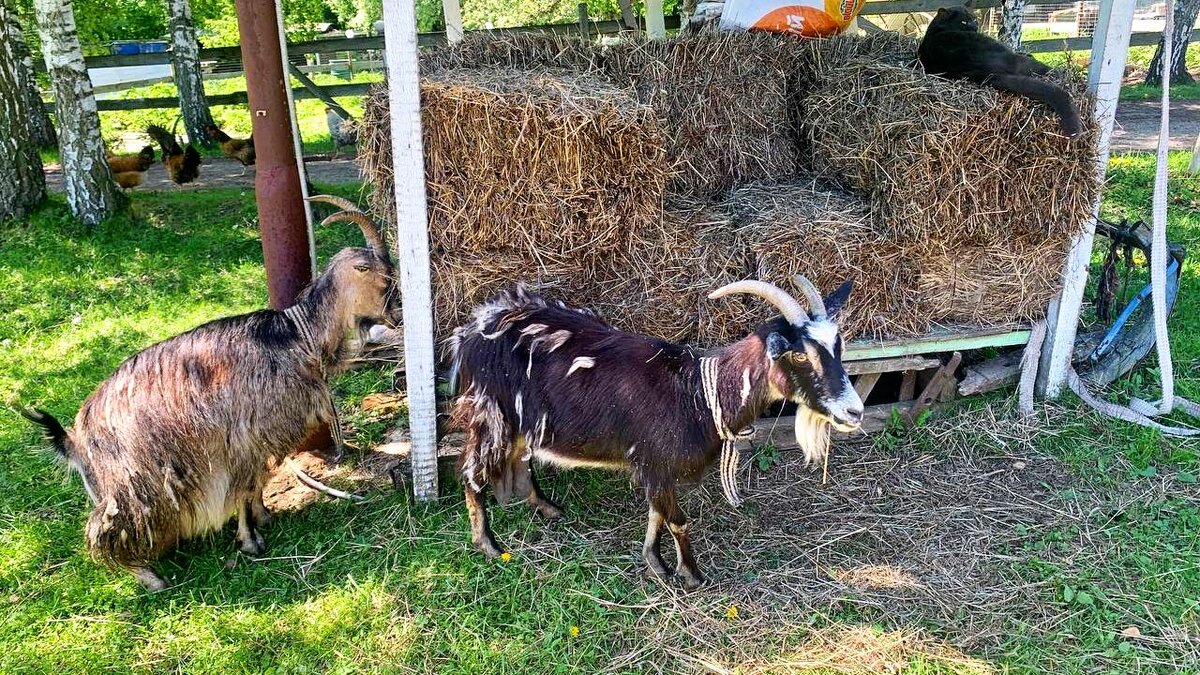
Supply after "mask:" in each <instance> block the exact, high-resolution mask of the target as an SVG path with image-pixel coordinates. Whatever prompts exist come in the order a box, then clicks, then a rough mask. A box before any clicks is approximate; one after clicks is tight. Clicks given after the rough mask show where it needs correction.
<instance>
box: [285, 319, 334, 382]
mask: <svg viewBox="0 0 1200 675" xmlns="http://www.w3.org/2000/svg"><path fill="white" fill-rule="evenodd" d="M283 313H284V314H285V315H286V316H287V317H288V318H289V319H291V320H292V323H293V324H294V325H295V326H296V332H297V333H299V335H300V344H301V345H302V348H303V349H304V351H306V352H308V353H309V354H310V355H312V356H313V357H314V358H315V359H316V361H317V367H318V368H319V369H320V371H321V377H322V378H324V377H325V354H324V350H323V349H322V348H321V343H320V341H318V340H317V336H316V334H315V333H313V329H312V324H310V323H309V322H308V317H307V316H305V314H304V310H302V309H301V308H300V306H299V305H292V306H291V307H288V308H287V309H285V310H283Z"/></svg>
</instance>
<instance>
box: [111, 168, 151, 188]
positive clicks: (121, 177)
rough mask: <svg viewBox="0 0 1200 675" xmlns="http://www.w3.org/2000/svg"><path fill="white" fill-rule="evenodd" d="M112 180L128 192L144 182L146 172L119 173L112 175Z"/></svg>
mask: <svg viewBox="0 0 1200 675" xmlns="http://www.w3.org/2000/svg"><path fill="white" fill-rule="evenodd" d="M113 180H115V181H117V185H120V186H121V187H123V188H125V189H126V190H128V189H130V188H135V187H137V186H139V185H141V184H142V182H143V181H145V180H146V172H144V171H122V172H120V173H116V174H113Z"/></svg>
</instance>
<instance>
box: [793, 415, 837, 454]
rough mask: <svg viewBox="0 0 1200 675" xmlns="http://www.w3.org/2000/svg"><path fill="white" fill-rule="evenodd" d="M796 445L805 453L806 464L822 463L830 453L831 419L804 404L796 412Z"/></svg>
mask: <svg viewBox="0 0 1200 675" xmlns="http://www.w3.org/2000/svg"><path fill="white" fill-rule="evenodd" d="M796 444H797V445H799V446H800V449H801V450H803V451H804V463H805V464H806V465H811V464H814V463H818V462H821V461H822V460H824V459H825V455H826V454H828V453H829V419H828V418H826V417H825V416H824V415H822V414H821V413H819V412H817V411H816V410H814V409H813V408H810V407H808V406H806V405H804V404H801V405H800V407H799V408H798V409H797V410H796Z"/></svg>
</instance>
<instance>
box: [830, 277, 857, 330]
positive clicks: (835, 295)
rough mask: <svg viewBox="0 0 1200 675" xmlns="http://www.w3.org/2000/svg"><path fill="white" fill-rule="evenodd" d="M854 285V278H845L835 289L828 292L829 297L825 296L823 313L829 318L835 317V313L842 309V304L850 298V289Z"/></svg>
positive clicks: (833, 318)
mask: <svg viewBox="0 0 1200 675" xmlns="http://www.w3.org/2000/svg"><path fill="white" fill-rule="evenodd" d="M853 287H854V280H853V279H847V280H845V281H843V282H842V285H841V286H838V287H837V290H836V291H834V292H832V293H830V294H829V297H827V298H825V313H826V314H827V315H828V316H829V318H830V320H835V319H837V315H838V313H839V312H841V311H842V306H843V305H845V304H846V300H847V299H849V298H850V291H851V289H853Z"/></svg>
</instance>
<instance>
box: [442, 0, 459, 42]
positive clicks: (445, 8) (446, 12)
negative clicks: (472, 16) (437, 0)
mask: <svg viewBox="0 0 1200 675" xmlns="http://www.w3.org/2000/svg"><path fill="white" fill-rule="evenodd" d="M442 16H443V17H445V19H446V40H448V41H449V42H450V44H454V43H455V42H458V41H459V40H461V39H463V29H462V6H461V5H459V4H458V0H442Z"/></svg>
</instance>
